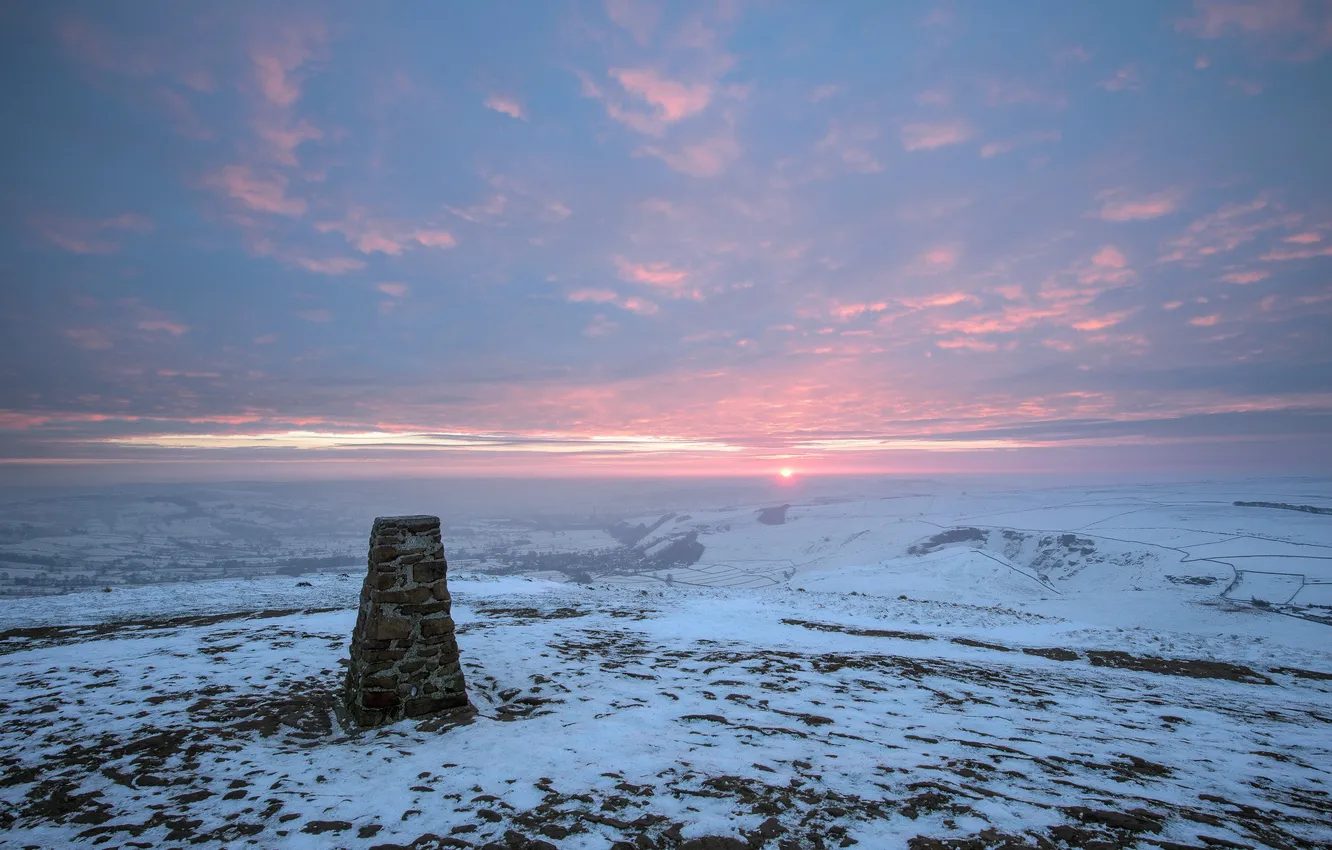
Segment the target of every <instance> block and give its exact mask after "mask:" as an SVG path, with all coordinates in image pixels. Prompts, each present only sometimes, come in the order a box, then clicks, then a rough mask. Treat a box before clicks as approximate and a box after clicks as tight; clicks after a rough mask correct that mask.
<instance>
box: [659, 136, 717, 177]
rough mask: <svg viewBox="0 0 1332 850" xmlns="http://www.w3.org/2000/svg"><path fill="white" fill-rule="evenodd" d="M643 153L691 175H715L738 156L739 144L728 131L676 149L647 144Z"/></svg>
mask: <svg viewBox="0 0 1332 850" xmlns="http://www.w3.org/2000/svg"><path fill="white" fill-rule="evenodd" d="M643 153H646V154H650V155H652V156H655V157H657V158H658V159H660V160H662V161H663V162H665V163H666V164H667V165H669V166H670V167H671V168H673V169H675V170H676V171H679V172H681V173H682V174H688V175H690V176H691V177H716V176H717V175H718V174H720V173H721V172H722V171H724V170H725V169H726V167H727V166H728V165H730V164H731V163H733V162H735V160H736V159H738V158H739V156H740V145H739V144H738V143H737V142H736V140H735V137H734V136H732V135H731V134H730V133H729V132H727V133H723V134H721V135H718V136H714V137H713V138H711V139H706V140H704V141H701V142H697V143H695V144H687V145H683V146H681V147H680V148H679V149H677V150H664V149H662V148H659V147H654V146H647V147H644V148H643Z"/></svg>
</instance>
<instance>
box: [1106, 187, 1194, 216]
mask: <svg viewBox="0 0 1332 850" xmlns="http://www.w3.org/2000/svg"><path fill="white" fill-rule="evenodd" d="M1097 197H1098V198H1100V199H1102V200H1103V201H1104V203H1103V204H1102V205H1101V209H1100V210H1099V211H1097V213H1096V217H1097V218H1099V219H1101V220H1102V221H1149V220H1151V219H1154V218H1160V217H1161V216H1163V215H1168V214H1170V213H1172V212H1174V211H1175V207H1176V205H1177V204H1178V202H1179V192H1177V191H1175V190H1170V191H1166V192H1158V193H1156V194H1154V195H1143V196H1140V197H1128V196H1126V195H1125V193H1124V192H1123V191H1122V190H1119V189H1113V190H1111V191H1108V192H1102V193H1101V194H1100V195H1098V196H1097Z"/></svg>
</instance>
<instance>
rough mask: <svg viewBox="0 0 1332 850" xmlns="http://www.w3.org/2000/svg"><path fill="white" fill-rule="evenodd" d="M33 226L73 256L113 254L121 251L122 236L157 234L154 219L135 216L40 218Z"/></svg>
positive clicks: (48, 239)
mask: <svg viewBox="0 0 1332 850" xmlns="http://www.w3.org/2000/svg"><path fill="white" fill-rule="evenodd" d="M32 224H33V227H34V228H35V229H36V230H37V231H38V232H39V233H41V235H42V237H43V238H45V239H46V240H47V241H48V242H50V243H51V244H52V245H55V246H57V247H59V248H61V249H63V250H65V251H69V252H70V253H72V254H110V253H114V252H115V251H118V250H120V247H121V242H120V240H119V239H118V238H117V237H118V235H120V234H125V233H137V234H140V235H142V234H146V233H151V232H152V231H153V229H154V228H153V222H152V219H149V218H146V217H144V216H141V215H136V214H134V213H121V214H120V215H117V216H113V217H111V218H102V219H75V218H56V217H45V216H44V217H39V218H37V219H35V220H34V221H33V222H32Z"/></svg>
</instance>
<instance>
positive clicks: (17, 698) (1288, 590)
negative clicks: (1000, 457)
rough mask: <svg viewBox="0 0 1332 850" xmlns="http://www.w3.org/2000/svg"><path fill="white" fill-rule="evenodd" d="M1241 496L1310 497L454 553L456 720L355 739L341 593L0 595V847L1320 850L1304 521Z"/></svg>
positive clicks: (1322, 530) (1329, 560)
mask: <svg viewBox="0 0 1332 850" xmlns="http://www.w3.org/2000/svg"><path fill="white" fill-rule="evenodd" d="M1238 500H1248V501H1266V502H1272V503H1279V504H1288V505H1297V506H1298V505H1307V506H1313V507H1330V506H1332V482H1327V481H1312V480H1303V481H1250V482H1238V483H1237V482H1218V483H1204V484H1192V485H1179V484H1170V485H1165V484H1162V485H1153V486H1137V487H1127V486H1115V487H1103V488H1097V489H1092V488H1086V487H1084V488H1080V489H1079V488H1068V487H1064V488H1057V489H1043V490H1037V489H1023V490H1017V491H1009V492H1002V491H995V490H982V489H976V488H968V489H966V490H965V492H963V489H962V488H959V487H942V486H941V487H935V488H930V487H927V486H924V485H921V486H913V487H911V488H904V489H903V492H899V493H894V494H891V495H884V494H882V493H879V494H869V493H862V494H857V493H848V492H840V493H837V494H835V495H834V496H831V497H823V496H821V495H819V494H816V493H813V492H810V491H809V490H808V489H807V490H803V491H799V492H796V491H792V492H791V493H790V494H789V496H788V497H786V498H784V499H779V500H776V501H773V500H767V501H764V502H762V503H754V504H713V503H705V502H700V503H698V504H695V505H689V504H678V505H672V506H670V508H671V510H672V511H674V512H675V516H673V517H672V518H671V519H669V520H667V521H665V522H660V524H659V525H657V527H656V528H654V529H653V530H652V532H651V533H650V534H648V535H647V536H645V538H644V539H642V540H640V541H637V542H636V544H635V545H637V546H638V547H640V548H641V549H643V550H644V551H647V552H651V551H653V547H666V546H669V545H671V544H672V542H674V541H680V540H696V541H697V542H698V543H701V544H702V545H703V547H704V548H703V554H702V556H701V557H700V558H699V559H698V561H697V562H695V563H693V564H686V565H675V566H670V567H667V568H663V569H660V570H643V571H640V572H637V573H634V574H632V575H625V574H618V573H617V574H608V575H606V576H593V581H592V583H591V584H586V585H583V584H575V583H570V582H567V581H563V580H562V579H563V577H562V576H559V578H561V580H560V581H552V580H545V579H539V578H533V577H531V576H527V577H523V576H504V577H497V576H493V575H485V574H481V573H474V572H469V571H468V568H457V567H455V570H454V575H453V576H452V577H451V581H450V584H451V587H452V590H453V593H454V618H455V620H456V621H457V623H458V643H459V646H460V649H461V652H462V654H463V661H464V668H465V670H466V673H467V676H468V688H469V693H470V696H471V698H472V701H473V703H474V706H475V709H476V711H475V713H474V714H472V715H467V716H458V717H454V718H450V719H448V720H434V721H425V722H415V721H411V722H402V723H398V724H395V725H393V726H390V727H387V728H383V729H378V730H372V731H357V730H353V729H348V728H346V727H344V726H343V725H342V723H341V722H340V720H339V718H338V714H337V712H336V711H335V706H336V703H337V700H338V695H339V687H340V680H341V672H342V669H343V666H342V665H343V663H344V661H345V658H346V655H347V643H348V638H349V636H350V632H351V628H352V624H353V622H354V620H355V611H354V610H353V607H352V606H353V605H354V604H355V599H356V595H357V593H358V592H359V585H360V580H359V576H358V575H355V574H353V575H352V576H351V577H349V578H342V577H339V576H338V575H335V574H326V575H319V576H313V577H306V578H305V580H304V583H303V584H301V583H298V579H297V578H293V577H267V578H256V579H246V580H240V579H233V580H225V581H211V582H197V583H185V584H169V585H157V586H151V587H139V588H117V589H115V590H114V591H113V592H111V593H101V592H86V593H74V594H67V595H63V596H55V597H47V598H43V599H40V600H6V601H4V602H3V603H0V659H3V660H2V662H0V717H3V720H4V723H3V724H2V725H0V847H15V848H18V847H66V846H99V847H108V848H109V847H119V848H129V847H135V848H149V847H154V848H155V847H162V848H165V847H186V846H201V847H246V846H249V847H261V848H266V847H293V848H327V847H348V848H369V847H382V848H389V847H412V848H417V849H418V850H421V848H437V847H460V848H466V847H473V848H481V847H498V848H510V850H512V848H517V850H523V848H529V850H533V848H549V847H557V848H596V850H601V848H611V847H615V848H617V850H626V848H639V849H641V848H676V847H682V848H687V850H703V848H723V850H725V848H742V847H767V848H780V850H794V848H806V847H809V848H819V847H841V846H851V845H852V844H858V845H859V846H862V847H869V848H897V847H910V848H913V850H988V848H998V847H1006V848H1025V847H1038V848H1053V849H1054V850H1058V848H1066V847H1082V848H1102V850H1105V849H1106V848H1132V847H1137V848H1149V847H1162V848H1173V850H1178V849H1179V848H1216V847H1272V848H1324V847H1328V846H1332V796H1330V795H1332V625H1329V624H1328V620H1329V616H1328V615H1329V614H1332V609H1328V608H1326V607H1322V606H1327V605H1332V598H1329V597H1332V593H1328V592H1326V591H1327V590H1328V589H1329V588H1332V515H1323V514H1317V513H1308V512H1301V511H1294V510H1288V509H1282V508H1271V507H1241V506H1236V505H1235V504H1234V502H1235V501H1238ZM782 505H788V506H789V507H787V508H786V509H785V510H780V507H781V506H782ZM427 507H428V506H427ZM660 520H661V515H660V514H650V515H644V516H642V517H635V518H629V519H628V521H629V522H630V524H634V523H639V522H642V524H643V525H644V526H645V527H648V526H653V525H654V524H656V523H658V522H659V521H660ZM367 531H368V529H367ZM541 535H544V536H541ZM530 539H531V540H532V543H531V545H532V546H534V547H540V548H541V549H542V550H543V551H548V550H549V551H553V550H557V549H559V547H560V546H568V547H570V550H571V551H577V550H578V549H579V548H580V547H586V548H588V549H592V548H600V547H602V546H605V545H611V544H613V543H614V541H613V540H611V539H610V538H609V537H608V536H607V535H605V534H604V533H602V532H579V533H572V532H571V533H569V534H561V533H560V532H558V531H553V532H549V533H547V532H541V534H539V535H538V534H534V535H532V536H531V538H530ZM448 545H449V544H448V541H447V540H446V547H447V546H448ZM554 577H556V576H552V578H554Z"/></svg>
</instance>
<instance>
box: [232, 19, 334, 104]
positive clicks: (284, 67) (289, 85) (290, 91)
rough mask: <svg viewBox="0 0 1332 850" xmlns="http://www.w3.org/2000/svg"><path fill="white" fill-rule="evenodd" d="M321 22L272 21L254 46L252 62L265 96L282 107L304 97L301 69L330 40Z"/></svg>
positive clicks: (251, 55) (271, 102) (257, 80)
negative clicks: (299, 72)
mask: <svg viewBox="0 0 1332 850" xmlns="http://www.w3.org/2000/svg"><path fill="white" fill-rule="evenodd" d="M327 39H328V36H327V32H326V30H325V28H324V25H323V24H322V23H321V22H319V21H314V20H306V21H288V22H285V23H280V24H273V23H271V22H270V23H268V24H267V25H265V26H264V28H263V31H262V33H261V35H260V37H259V38H258V39H257V40H256V42H255V43H254V45H253V46H251V48H250V62H251V64H252V65H253V69H252V70H253V72H254V77H255V80H256V82H258V84H259V90H260V92H261V93H262V94H263V96H264V99H265V100H267V101H268V102H269V103H270V104H272V105H273V106H276V107H280V108H283V109H285V108H288V107H290V106H292V104H294V103H295V102H296V101H297V100H299V99H300V96H301V77H300V75H299V74H298V73H296V72H297V71H299V70H300V69H301V67H302V66H303V65H305V63H306V62H307V61H308V60H310V59H311V58H313V56H314V53H315V51H316V50H317V49H319V48H320V47H322V46H323V45H324V44H325V43H326V42H327Z"/></svg>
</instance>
